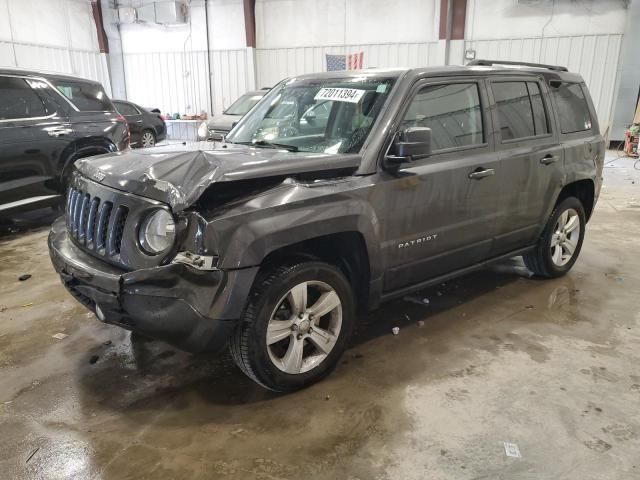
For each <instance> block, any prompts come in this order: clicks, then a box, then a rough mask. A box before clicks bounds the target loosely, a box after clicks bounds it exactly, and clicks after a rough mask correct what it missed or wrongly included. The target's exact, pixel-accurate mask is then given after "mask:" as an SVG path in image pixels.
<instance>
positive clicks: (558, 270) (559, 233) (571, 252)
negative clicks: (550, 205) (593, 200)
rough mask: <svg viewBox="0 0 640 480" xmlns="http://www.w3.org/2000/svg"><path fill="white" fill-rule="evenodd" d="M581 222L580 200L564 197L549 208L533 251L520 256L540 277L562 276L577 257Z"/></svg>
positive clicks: (584, 218) (581, 209)
mask: <svg viewBox="0 0 640 480" xmlns="http://www.w3.org/2000/svg"><path fill="white" fill-rule="evenodd" d="M585 225H586V217H585V213H584V208H583V206H582V202H580V200H578V199H577V198H575V197H568V198H565V199H564V200H562V201H561V202H559V203H558V204H557V205H556V207H555V208H554V209H553V212H552V213H551V217H550V218H549V221H548V223H547V226H546V227H545V229H544V231H543V232H542V237H541V238H540V240H539V241H538V244H537V246H536V248H535V250H533V251H532V252H531V253H528V254H526V255H524V257H523V258H524V263H525V265H526V266H527V267H528V268H529V270H531V271H532V272H533V273H534V274H536V275H537V276H540V277H545V278H555V277H559V276H562V275H564V274H565V273H567V272H568V271H569V270H571V267H573V264H574V263H576V260H577V259H578V255H579V254H580V250H581V248H582V241H583V240H584V231H585Z"/></svg>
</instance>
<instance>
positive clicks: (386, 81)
mask: <svg viewBox="0 0 640 480" xmlns="http://www.w3.org/2000/svg"><path fill="white" fill-rule="evenodd" d="M394 81H395V79H394V78H367V77H366V76H360V77H347V78H337V79H314V80H306V81H300V82H288V83H287V84H281V85H280V86H278V87H275V88H274V89H273V90H272V91H271V92H270V93H269V94H268V95H267V97H266V98H265V101H263V102H261V103H260V105H258V107H257V108H256V109H254V110H253V111H252V112H251V113H250V114H249V115H247V116H245V117H244V118H243V119H242V120H241V121H240V122H239V123H238V125H237V126H236V128H234V129H233V131H232V132H231V133H230V134H229V135H228V136H227V138H226V141H227V142H230V143H239V144H246V145H256V146H263V147H266V148H286V149H288V150H292V151H300V152H322V153H357V152H358V151H359V150H360V148H361V147H362V145H363V144H364V142H365V140H366V139H367V136H368V135H369V131H370V130H371V127H372V126H373V124H374V122H375V121H376V118H377V117H378V114H379V113H380V110H381V109H382V106H383V105H384V103H385V101H386V99H387V97H388V96H389V92H390V91H391V87H392V86H393V83H394Z"/></svg>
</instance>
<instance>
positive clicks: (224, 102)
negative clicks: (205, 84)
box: [209, 49, 256, 113]
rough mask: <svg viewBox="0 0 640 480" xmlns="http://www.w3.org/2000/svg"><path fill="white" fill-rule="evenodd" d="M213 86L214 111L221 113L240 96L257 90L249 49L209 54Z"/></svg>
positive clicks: (215, 51) (217, 51)
mask: <svg viewBox="0 0 640 480" xmlns="http://www.w3.org/2000/svg"><path fill="white" fill-rule="evenodd" d="M209 53H210V55H209V61H210V62H211V76H212V77H213V78H212V81H213V85H212V90H213V111H214V113H221V112H222V111H223V110H225V109H226V108H227V107H228V106H229V105H231V104H232V103H233V102H234V101H235V100H236V99H237V98H238V97H239V96H240V95H242V94H243V93H245V92H247V91H248V90H252V89H254V88H256V85H255V79H254V78H253V69H252V68H251V65H250V63H251V62H252V61H253V59H251V58H249V52H248V51H247V49H239V50H212V51H211V52H209Z"/></svg>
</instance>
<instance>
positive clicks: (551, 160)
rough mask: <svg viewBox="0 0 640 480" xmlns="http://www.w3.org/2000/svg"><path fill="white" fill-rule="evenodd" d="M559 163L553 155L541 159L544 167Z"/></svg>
mask: <svg viewBox="0 0 640 480" xmlns="http://www.w3.org/2000/svg"><path fill="white" fill-rule="evenodd" d="M557 161H558V157H556V156H555V155H551V154H547V155H545V156H544V157H542V158H541V159H540V163H541V164H543V165H551V164H552V163H555V162H557Z"/></svg>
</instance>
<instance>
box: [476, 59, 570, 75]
mask: <svg viewBox="0 0 640 480" xmlns="http://www.w3.org/2000/svg"><path fill="white" fill-rule="evenodd" d="M474 65H481V66H483V67H491V66H493V65H515V66H522V67H535V68H546V69H547V70H554V71H556V72H568V71H569V70H568V69H567V67H561V66H559V65H546V64H544V63H530V62H509V61H506V60H482V59H478V60H471V61H470V62H469V63H467V66H474Z"/></svg>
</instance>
